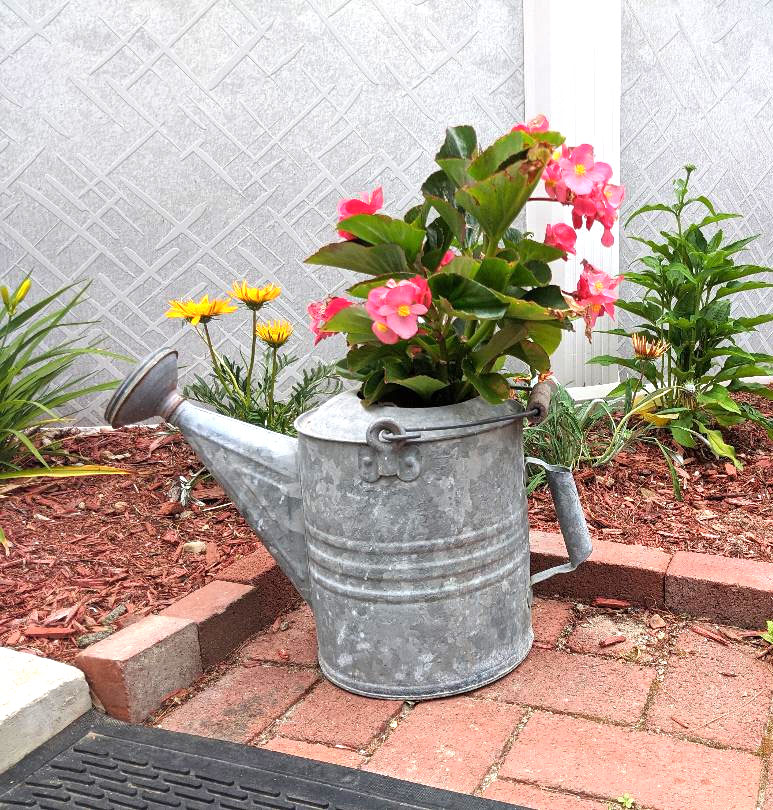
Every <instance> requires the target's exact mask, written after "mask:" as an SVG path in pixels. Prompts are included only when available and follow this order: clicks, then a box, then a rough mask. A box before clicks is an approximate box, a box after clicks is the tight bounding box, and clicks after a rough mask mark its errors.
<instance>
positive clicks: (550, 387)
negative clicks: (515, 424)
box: [526, 380, 556, 426]
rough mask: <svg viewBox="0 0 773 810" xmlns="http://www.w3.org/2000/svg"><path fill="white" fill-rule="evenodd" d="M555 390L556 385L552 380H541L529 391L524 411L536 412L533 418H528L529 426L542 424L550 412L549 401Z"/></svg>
mask: <svg viewBox="0 0 773 810" xmlns="http://www.w3.org/2000/svg"><path fill="white" fill-rule="evenodd" d="M555 390H556V384H555V383H554V382H553V381H552V380H543V381H542V382H538V383H537V384H536V385H535V386H534V388H532V389H531V393H530V394H529V399H528V401H527V403H526V411H527V413H528V412H533V411H535V410H536V411H537V413H536V414H535V415H534V416H529V417H528V419H529V424H530V425H532V426H533V425H538V424H539V423H540V422H544V421H545V418H546V417H547V415H548V411H549V410H550V400H551V398H552V397H553V393H554V392H555Z"/></svg>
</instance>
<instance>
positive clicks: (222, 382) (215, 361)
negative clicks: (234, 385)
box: [201, 320, 228, 391]
mask: <svg viewBox="0 0 773 810" xmlns="http://www.w3.org/2000/svg"><path fill="white" fill-rule="evenodd" d="M201 325H202V326H203V327H204V342H205V343H206V344H207V348H208V349H209V357H210V359H211V361H212V370H213V371H214V372H215V376H216V377H217V378H218V380H220V385H222V386H223V388H224V389H225V390H226V391H227V390H228V383H227V382H226V381H225V379H224V378H223V372H222V369H221V368H220V360H219V359H218V357H217V354H215V347H214V346H213V345H212V337H211V336H210V334H209V327H208V326H207V322H206V321H205V320H202V321H201Z"/></svg>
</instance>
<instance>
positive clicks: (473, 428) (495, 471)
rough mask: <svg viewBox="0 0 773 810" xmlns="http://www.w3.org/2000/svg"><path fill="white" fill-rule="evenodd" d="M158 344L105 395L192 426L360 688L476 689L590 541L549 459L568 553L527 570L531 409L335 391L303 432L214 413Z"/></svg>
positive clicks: (411, 694)
mask: <svg viewBox="0 0 773 810" xmlns="http://www.w3.org/2000/svg"><path fill="white" fill-rule="evenodd" d="M176 386H177V352H176V351H173V350H170V349H162V350H160V351H158V352H156V353H155V354H153V355H151V356H150V357H148V358H147V359H146V360H145V361H144V362H142V363H141V364H140V365H139V366H138V367H137V368H136V369H135V371H134V372H133V373H132V374H131V375H130V376H129V377H128V378H127V379H126V380H125V381H124V383H123V384H122V385H121V387H120V388H119V389H118V390H117V391H116V392H115V394H114V396H113V398H112V399H111V401H110V403H109V404H108V406H107V409H106V412H105V415H106V418H107V420H108V421H109V422H110V424H112V425H113V426H116V427H117V426H121V425H128V424H132V423H135V422H140V421H142V420H145V419H148V418H150V417H152V416H161V417H163V418H164V419H166V420H167V421H168V422H171V423H172V424H173V425H176V426H177V427H178V428H180V430H181V431H182V433H183V434H184V435H185V437H186V439H187V440H188V442H189V443H190V444H191V446H192V447H193V448H194V450H195V451H196V453H197V455H198V456H199V458H200V459H201V461H202V462H203V463H204V464H205V465H206V466H207V467H208V468H209V470H210V471H211V473H212V474H213V475H214V476H215V478H216V479H217V480H218V481H219V482H220V484H221V485H222V487H223V489H224V490H225V491H226V492H227V493H228V495H229V497H230V498H231V499H232V500H233V502H234V503H235V504H236V507H237V508H238V509H239V511H240V512H241V513H242V515H244V517H245V518H246V519H247V521H248V522H249V524H250V526H252V528H253V529H254V530H255V532H257V534H258V535H259V536H260V538H261V539H262V541H263V543H264V545H265V546H266V548H267V549H268V550H269V552H270V553H271V554H272V555H273V556H274V558H275V559H276V561H277V562H278V563H279V565H280V566H281V568H282V570H283V571H284V572H285V573H286V574H287V576H288V577H289V578H290V579H291V580H292V582H293V584H294V585H295V587H296V588H297V589H298V591H299V593H300V594H301V595H302V596H303V598H304V599H305V600H306V601H307V602H308V603H309V604H310V605H311V607H312V610H313V611H314V617H315V619H316V624H317V637H318V644H319V663H320V666H321V668H322V671H323V672H324V674H325V675H326V676H327V677H328V678H329V679H330V680H331V681H332V682H333V683H335V684H338V685H339V686H341V687H343V688H344V689H348V690H349V691H351V692H356V693H358V694H362V695H369V696H372V697H382V698H402V699H408V700H420V699H425V698H436V697H442V696H443V695H452V694H456V693H458V692H465V691H468V690H470V689H475V688H477V687H479V686H483V685H484V684H487V683H490V682H491V681H494V680H496V679H497V678H500V677H502V676H503V675H505V674H506V673H508V672H509V671H510V670H512V669H514V668H515V667H516V666H517V665H518V664H519V663H520V662H521V661H522V660H523V659H524V658H525V656H526V654H527V653H528V652H529V649H530V648H531V645H532V641H533V637H534V636H533V632H532V627H531V588H532V585H533V584H534V583H535V582H537V581H540V580H544V579H546V578H547V577H549V576H552V575H553V574H556V573H561V572H566V571H571V570H572V569H574V568H575V567H577V565H579V564H580V563H581V562H583V561H584V560H585V559H587V557H588V556H589V554H590V552H591V543H590V538H589V536H588V530H587V527H586V525H585V519H584V517H583V513H582V508H581V506H580V502H579V498H578V496H577V490H576V488H575V485H574V480H573V478H572V475H571V473H570V472H569V471H568V470H567V469H565V468H556V467H551V466H550V465H546V464H544V463H543V462H539V461H537V460H534V461H535V462H536V463H540V464H542V465H543V466H544V467H545V469H546V472H547V476H548V483H549V485H550V489H551V492H552V494H553V500H554V502H555V506H556V511H557V513H558V518H559V522H560V525H561V530H562V532H563V535H564V539H565V541H566V546H567V550H568V552H569V562H568V563H566V564H565V565H561V566H557V567H555V568H551V569H549V570H547V571H543V572H541V573H539V574H536V575H535V576H530V574H529V526H528V516H527V509H526V493H525V489H524V458H523V441H522V433H523V420H524V417H525V416H529V417H531V419H532V420H534V421H537V420H539V419H541V418H544V416H545V413H546V411H547V407H548V404H549V399H550V389H549V388H546V387H545V386H544V385H543V384H540V385H538V386H537V387H535V389H534V391H533V392H532V395H531V398H530V400H529V404H528V405H527V409H526V411H523V409H522V408H521V406H520V405H518V404H517V403H516V402H508V403H504V404H502V405H499V406H496V407H493V406H491V405H488V404H486V403H485V402H483V401H482V400H480V399H473V400H469V401H467V402H463V403H461V404H458V405H451V406H447V407H442V408H397V407H393V406H386V405H380V406H374V407H370V408H367V409H366V408H364V407H363V406H362V404H361V402H360V400H359V399H358V398H357V396H356V395H355V394H354V393H343V394H340V395H338V396H337V397H333V398H332V399H330V400H328V401H327V402H325V403H324V404H323V405H321V406H320V407H318V408H316V409H315V410H313V411H310V412H308V413H306V414H304V415H303V416H301V417H300V418H299V419H298V421H297V422H296V428H297V430H298V438H297V439H294V438H290V437H288V436H283V435H280V434H278V433H273V432H272V431H269V430H264V429H263V428H260V427H255V426H253V425H248V424H245V423H244V422H239V421H237V420H235V419H230V418H228V417H226V416H221V415H219V414H215V413H212V412H210V411H207V410H205V409H203V408H201V407H198V406H196V405H194V404H193V403H192V402H189V401H187V400H186V399H184V398H183V397H182V396H180V394H179V393H178V392H177V390H176Z"/></svg>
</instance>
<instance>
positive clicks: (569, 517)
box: [526, 458, 593, 586]
mask: <svg viewBox="0 0 773 810" xmlns="http://www.w3.org/2000/svg"><path fill="white" fill-rule="evenodd" d="M526 463H527V464H536V465H537V466H539V467H542V468H543V469H544V470H545V472H546V473H547V478H548V487H550V494H551V495H552V496H553V504H554V505H555V508H556V515H557V516H558V524H559V526H560V527H561V534H562V535H563V538H564V543H565V544H566V551H567V553H568V555H569V562H566V563H563V564H562V565H556V566H553V568H548V569H547V570H545V571H540V572H539V573H537V574H533V575H532V577H531V580H530V584H531V585H532V586H534V585H536V584H537V583H538V582H543V581H544V580H546V579H549V578H550V577H552V576H554V575H555V574H568V573H569V572H570V571H574V569H575V568H577V566H578V565H580V563H583V562H585V560H587V559H588V557H590V555H591V552H592V551H593V544H592V543H591V539H590V533H589V532H588V524H587V523H586V522H585V514H584V512H583V511H582V504H581V503H580V496H579V494H578V492H577V485H576V484H575V482H574V476H573V475H572V471H571V470H570V469H569V468H568V467H562V466H559V465H556V464H548V463H547V462H545V461H542V459H539V458H527V459H526Z"/></svg>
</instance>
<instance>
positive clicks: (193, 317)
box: [164, 295, 236, 326]
mask: <svg viewBox="0 0 773 810" xmlns="http://www.w3.org/2000/svg"><path fill="white" fill-rule="evenodd" d="M228 312H236V307H235V306H234V305H233V304H232V303H231V299H230V298H213V299H212V300H211V301H210V300H209V296H208V295H205V296H203V297H202V299H201V300H200V301H193V300H192V299H189V300H188V301H179V300H173V301H170V302H169V309H168V310H167V311H166V312H165V313H164V314H165V315H166V317H167V318H185V320H186V321H188V323H191V324H193V326H196V325H197V324H198V323H199V321H201V322H202V323H207V322H208V321H210V320H212V318H215V317H217V316H218V315H225V314H227V313H228Z"/></svg>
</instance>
